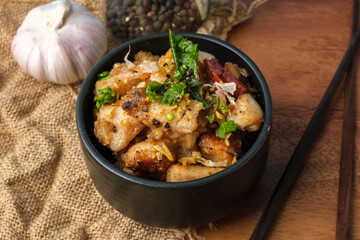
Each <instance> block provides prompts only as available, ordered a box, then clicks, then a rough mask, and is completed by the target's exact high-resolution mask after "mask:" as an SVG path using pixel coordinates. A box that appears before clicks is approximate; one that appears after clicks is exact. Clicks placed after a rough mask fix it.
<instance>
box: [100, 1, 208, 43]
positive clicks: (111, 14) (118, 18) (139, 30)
mask: <svg viewBox="0 0 360 240" xmlns="http://www.w3.org/2000/svg"><path fill="white" fill-rule="evenodd" d="M106 21H107V26H108V28H109V29H110V31H111V33H112V35H113V36H114V38H115V40H117V41H118V42H124V41H128V40H130V39H132V38H136V37H140V36H145V35H148V34H151V33H156V32H166V31H168V30H169V28H171V30H173V31H187V32H195V31H196V30H197V29H198V28H199V27H200V25H201V23H202V21H201V17H200V14H199V11H198V8H197V5H196V3H195V0H175V1H166V0H107V1H106Z"/></svg>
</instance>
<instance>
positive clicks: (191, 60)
mask: <svg viewBox="0 0 360 240" xmlns="http://www.w3.org/2000/svg"><path fill="white" fill-rule="evenodd" d="M169 42H170V48H171V52H172V54H173V58H174V62H175V68H176V71H175V74H174V77H173V78H172V79H170V80H167V81H165V83H164V84H160V83H155V82H151V83H150V84H149V85H148V86H147V88H146V94H147V95H148V96H149V97H150V101H152V100H153V99H154V98H160V95H161V98H160V101H159V103H160V104H169V105H170V106H172V105H174V104H175V103H176V102H180V101H181V99H182V98H183V96H184V94H185V93H189V94H190V96H191V98H193V99H195V100H197V101H199V102H202V103H203V105H204V107H205V108H208V107H210V106H211V104H210V103H208V102H207V101H206V100H205V99H204V98H203V97H202V95H201V83H200V82H199V80H198V79H197V70H196V67H197V65H196V61H197V60H198V58H199V56H198V45H197V44H193V43H192V42H191V41H189V40H187V39H186V38H183V37H182V36H181V35H176V36H175V35H174V33H173V32H172V31H171V30H170V29H169Z"/></svg>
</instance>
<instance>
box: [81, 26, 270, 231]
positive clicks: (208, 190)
mask: <svg viewBox="0 0 360 240" xmlns="http://www.w3.org/2000/svg"><path fill="white" fill-rule="evenodd" d="M179 34H181V35H183V36H184V37H186V38H188V39H189V40H191V41H193V42H194V43H197V44H198V45H199V49H200V50H202V51H206V52H209V53H212V54H213V55H215V56H216V57H217V58H218V59H219V60H220V62H222V64H224V63H225V62H226V61H228V62H233V63H237V64H238V65H239V66H241V67H245V68H246V69H247V70H248V71H249V72H250V74H251V78H250V81H251V82H252V84H253V85H254V86H255V87H256V89H257V90H258V93H259V97H258V99H257V100H258V102H259V103H260V105H261V106H262V108H263V110H264V113H265V121H264V124H263V126H262V128H261V130H260V133H259V136H258V137H257V139H256V141H255V142H254V144H253V145H252V147H251V148H250V149H249V150H248V152H247V153H246V154H245V155H243V156H242V157H241V158H240V159H238V161H237V162H236V163H235V164H233V165H232V166H230V167H228V168H227V169H225V170H223V171H221V172H219V173H217V174H215V175H212V176H209V177H206V178H202V179H198V180H192V181H188V182H178V183H168V182H160V181H154V180H147V179H142V178H139V177H135V176H132V175H129V174H127V173H125V172H123V171H121V170H119V169H117V168H116V167H114V166H113V165H112V162H114V161H115V159H114V156H113V155H112V153H111V151H110V150H109V149H107V148H105V147H103V146H101V144H99V142H98V140H97V139H96V137H95V135H94V133H93V129H94V118H93V108H94V102H93V98H94V95H93V90H94V86H95V82H96V81H97V78H98V77H97V74H98V73H100V72H103V71H109V70H110V69H111V68H112V67H113V64H114V63H115V62H123V61H124V57H125V55H126V53H127V52H128V51H129V45H130V46H131V54H130V56H129V59H130V60H131V59H132V58H133V55H132V54H134V53H136V52H138V51H140V50H145V51H150V52H152V53H153V54H157V55H162V54H164V53H165V52H166V51H167V50H168V49H169V40H168V34H167V33H160V34H154V35H150V36H146V37H141V38H138V39H135V40H131V41H129V42H127V43H124V44H121V45H120V46H118V47H117V48H115V49H114V50H112V51H111V52H109V53H108V54H107V55H106V56H104V57H103V58H102V59H101V60H100V61H99V62H98V63H97V64H96V65H95V66H94V67H93V69H92V70H91V71H90V73H89V74H88V76H87V77H86V79H85V81H84V82H83V84H82V87H81V89H80V93H79V96H78V100H77V106H76V120H77V127H78V131H79V135H80V140H81V145H82V148H83V151H84V153H85V160H86V165H87V167H88V169H89V172H90V176H91V178H92V181H93V182H94V185H95V186H96V188H97V190H98V191H99V193H100V194H101V195H102V196H103V198H104V199H105V200H106V201H107V202H109V203H110V204H111V205H112V206H113V207H114V208H115V209H117V210H118V211H120V212H121V213H122V214H124V215H126V216H128V217H130V218H132V219H134V220H136V221H139V222H141V223H144V224H147V225H151V226H157V227H169V228H183V227H189V226H192V227H195V226H200V225H203V224H206V223H210V222H213V221H215V220H217V219H219V218H221V217H223V216H225V215H227V214H229V213H231V212H232V211H234V210H235V209H236V208H238V207H239V206H240V204H241V202H242V201H243V200H244V199H245V198H246V196H247V195H248V193H249V191H250V190H252V189H253V188H254V186H255V185H256V183H257V182H258V180H259V179H260V177H261V174H262V172H263V169H264V166H265V163H266V159H267V154H268V147H269V137H270V127H271V97H270V92H269V89H268V86H267V84H266V82H265V80H264V78H263V76H262V74H261V72H260V70H259V69H258V68H257V66H256V65H255V63H254V62H253V61H252V60H251V59H250V58H249V57H248V56H246V55H245V54H244V53H243V52H242V51H240V50H239V49H237V48H236V47H234V46H232V45H231V44H229V43H227V42H224V41H222V40H219V39H217V38H214V37H210V36H205V35H199V34H193V33H179Z"/></svg>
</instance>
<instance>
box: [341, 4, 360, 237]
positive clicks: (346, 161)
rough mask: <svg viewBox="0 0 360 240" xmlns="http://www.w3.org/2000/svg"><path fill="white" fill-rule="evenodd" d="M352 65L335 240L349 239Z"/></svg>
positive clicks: (355, 17)
mask: <svg viewBox="0 0 360 240" xmlns="http://www.w3.org/2000/svg"><path fill="white" fill-rule="evenodd" d="M358 15H359V4H358V0H353V14H352V21H351V22H352V23H351V36H354V34H355V31H356V28H357V27H358V23H359V22H358V21H359V16H358ZM353 66H354V64H353V63H352V64H351V65H350V67H349V71H348V75H347V77H346V81H345V107H344V122H343V132H342V142H341V158H340V170H339V192H338V210H337V221H336V239H337V240H344V239H350V223H351V214H350V207H351V204H350V203H351V201H350V200H351V188H352V183H353V174H354V170H353V168H354V157H355V145H354V144H355V102H356V101H355V76H354V75H355V69H354V67H353Z"/></svg>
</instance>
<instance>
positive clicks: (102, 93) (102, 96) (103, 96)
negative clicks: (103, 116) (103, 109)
mask: <svg viewBox="0 0 360 240" xmlns="http://www.w3.org/2000/svg"><path fill="white" fill-rule="evenodd" d="M98 93H99V95H98V96H95V97H94V102H96V108H97V109H99V108H100V106H101V105H103V104H105V103H109V102H112V101H114V100H115V91H114V90H113V89H112V88H110V87H107V88H104V89H99V90H98Z"/></svg>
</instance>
